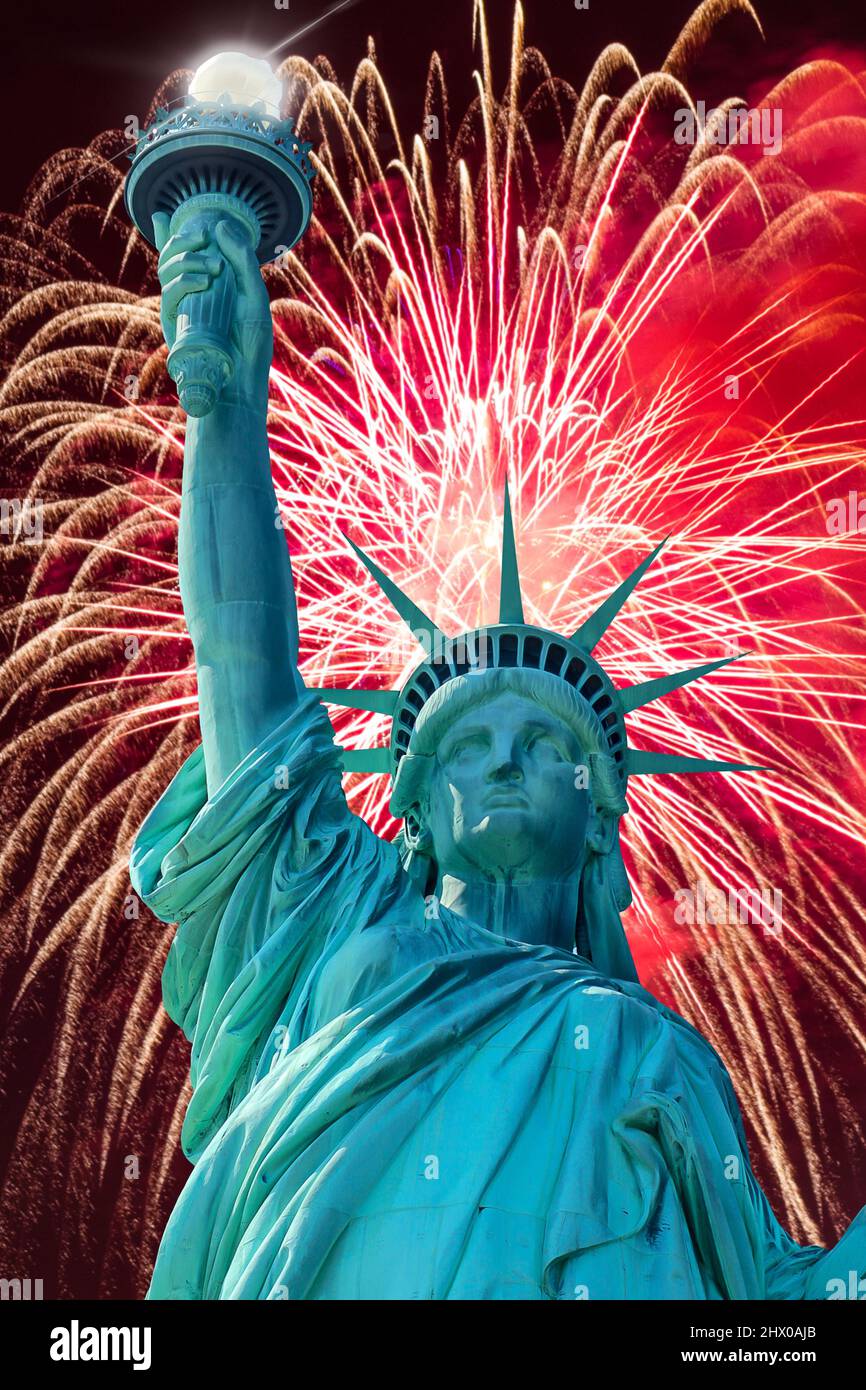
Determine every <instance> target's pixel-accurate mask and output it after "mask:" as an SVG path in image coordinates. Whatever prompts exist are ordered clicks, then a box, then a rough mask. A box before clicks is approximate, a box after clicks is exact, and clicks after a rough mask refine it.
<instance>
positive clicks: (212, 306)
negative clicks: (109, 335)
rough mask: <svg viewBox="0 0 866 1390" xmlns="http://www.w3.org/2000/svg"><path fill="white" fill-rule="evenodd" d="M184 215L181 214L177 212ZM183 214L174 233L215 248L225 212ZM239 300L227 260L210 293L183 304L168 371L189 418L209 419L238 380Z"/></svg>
mask: <svg viewBox="0 0 866 1390" xmlns="http://www.w3.org/2000/svg"><path fill="white" fill-rule="evenodd" d="M183 211H184V209H183V208H180V209H178V213H181V214H182V213H183ZM178 213H175V216H174V217H173V218H172V223H171V230H172V232H176V231H178V230H179V229H180V227H181V226H182V227H183V230H184V232H195V231H201V232H204V233H205V235H206V236H207V239H208V241H209V242H211V243H213V242H214V229H215V227H216V224H217V223H218V222H220V221H224V220H226V212H225V211H224V210H222V209H219V208H216V209H213V210H212V211H211V210H208V211H207V212H197V213H196V214H195V215H194V216H192V217H183V216H178ZM175 223H177V225H175ZM236 299H237V286H236V284H235V275H234V271H233V270H232V268H231V266H230V265H229V264H228V263H227V262H226V261H224V262H223V266H222V269H221V271H220V273H219V275H217V276H216V278H215V279H214V281H213V283H212V284H211V285H210V286H209V288H208V289H206V290H200V291H199V292H197V293H195V294H188V295H185V296H184V298H183V299H182V300H181V301H180V304H179V305H178V313H177V331H176V334H175V340H174V344H173V346H172V349H171V352H170V353H169V355H168V372H169V376H170V377H171V378H172V380H173V381H174V382H175V383H176V384H177V394H178V397H179V399H180V403H181V405H182V406H183V408H184V410H185V411H186V413H187V415H194V416H202V415H209V414H210V412H211V411H212V410H213V408H214V406H215V405H216V403H217V401H218V400H219V398H220V395H221V394H222V392H223V390H224V389H225V387H226V385H227V384H228V382H229V381H231V379H232V376H233V375H234V361H233V358H232V351H231V331H232V320H233V316H234V310H235V300H236Z"/></svg>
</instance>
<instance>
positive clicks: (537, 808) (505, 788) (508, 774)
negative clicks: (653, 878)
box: [425, 692, 590, 881]
mask: <svg viewBox="0 0 866 1390" xmlns="http://www.w3.org/2000/svg"><path fill="white" fill-rule="evenodd" d="M580 762H581V750H580V747H579V745H578V741H577V738H576V735H575V734H574V733H573V732H572V730H571V729H569V728H568V726H567V725H565V724H563V723H562V722H561V721H560V720H559V719H557V718H556V716H555V715H553V714H550V713H548V711H547V710H545V709H544V708H543V706H541V705H539V704H536V703H535V702H534V701H532V700H527V699H525V698H524V697H523V696H521V695H516V694H510V693H508V692H503V693H502V694H499V695H496V696H494V697H493V698H492V699H490V700H488V701H486V702H485V703H483V704H479V705H477V706H476V707H475V708H474V709H469V710H467V711H466V712H465V713H464V714H462V715H460V717H459V718H458V719H457V720H456V721H455V722H454V724H453V725H452V726H451V728H450V729H449V731H448V733H447V735H446V737H445V738H444V739H443V740H442V743H441V744H440V747H439V750H438V753H437V756H436V760H435V769H434V771H433V774H432V777H431V783H430V787H429V801H428V806H427V812H426V816H425V820H426V823H427V827H428V829H429V831H430V834H431V836H432V839H433V853H434V856H435V858H436V862H437V864H438V866H439V872H440V874H443V875H445V874H450V875H453V876H455V877H458V878H460V877H466V876H469V877H472V876H473V875H474V876H478V875H479V874H480V875H483V876H487V875H495V876H499V875H506V876H509V877H513V878H514V879H515V881H521V880H522V881H525V880H527V879H537V878H546V879H563V878H571V877H572V875H573V874H574V873H575V872H577V871H579V869H580V867H581V865H582V863H583V860H584V855H585V844H586V834H587V825H588V821H589V817H590V806H589V795H588V793H587V791H586V790H585V788H584V786H583V782H584V781H585V779H581V778H578V777H577V776H576V767H577V765H579V764H580ZM576 782H577V783H578V784H579V785H578V786H576V785H575V783H576Z"/></svg>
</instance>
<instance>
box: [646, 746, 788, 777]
mask: <svg viewBox="0 0 866 1390" xmlns="http://www.w3.org/2000/svg"><path fill="white" fill-rule="evenodd" d="M769 771H770V769H769V768H767V767H758V766H757V765H756V764H755V763H726V762H717V761H716V760H715V759H714V758H687V757H681V756H680V754H679V753H647V752H644V751H643V749H638V748H629V749H628V775H629V777H634V776H638V777H639V776H642V775H645V774H647V773H654V772H683V773H689V772H769Z"/></svg>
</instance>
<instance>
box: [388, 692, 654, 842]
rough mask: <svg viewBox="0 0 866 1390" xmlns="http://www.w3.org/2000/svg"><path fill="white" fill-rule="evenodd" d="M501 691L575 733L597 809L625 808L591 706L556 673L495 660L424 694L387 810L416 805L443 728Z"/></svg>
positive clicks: (398, 812)
mask: <svg viewBox="0 0 866 1390" xmlns="http://www.w3.org/2000/svg"><path fill="white" fill-rule="evenodd" d="M505 692H508V693H511V694H514V695H521V696H523V698H524V699H527V700H533V701H535V703H536V704H539V705H541V706H543V708H544V709H546V710H547V711H548V713H549V714H552V715H554V716H555V717H556V718H557V719H559V720H561V721H562V723H563V724H565V725H566V726H567V727H568V728H569V729H571V730H572V732H573V733H574V734H575V736H576V738H577V740H578V743H579V745H580V750H581V756H582V757H583V758H584V759H585V760H586V764H587V767H588V769H589V791H590V795H591V796H592V799H593V802H594V804H595V805H596V806H597V807H598V809H599V810H603V811H606V812H608V814H610V815H614V816H621V815H623V814H624V813H625V812H626V810H627V809H628V808H627V805H626V801H625V797H624V795H623V791H622V784H621V781H620V777H619V774H618V772H617V769H616V766H615V764H614V761H613V759H612V757H611V755H610V752H609V751H608V744H607V738H606V736H605V731H604V729H603V728H602V726H601V720H600V719H599V717H598V715H597V714H596V712H595V710H594V709H593V708H592V706H591V705H590V704H589V703H588V702H587V701H586V700H584V699H583V697H582V696H581V695H579V694H578V693H577V691H576V690H575V689H574V687H573V686H571V685H568V684H567V683H566V682H565V681H564V680H562V679H561V678H560V677H559V676H554V675H552V674H551V673H550V672H549V671H536V670H531V669H527V668H526V667H513V666H506V667H502V666H497V667H493V668H487V669H483V670H479V671H472V672H469V673H467V674H466V675H463V676H456V677H455V678H454V679H453V680H450V681H448V682H447V683H446V684H445V685H442V686H440V687H439V689H438V690H436V691H434V693H433V694H432V695H431V696H430V698H429V700H428V701H427V703H426V704H425V705H424V708H423V709H422V710H421V712H420V713H419V715H418V718H417V720H416V723H415V727H414V729H413V730H412V738H411V740H410V743H409V748H408V751H407V752H406V753H405V754H404V756H403V757H402V758H401V759H400V763H399V765H398V768H397V774H396V776H395V779H394V787H393V790H392V793H391V807H390V809H391V814H392V815H394V816H405V815H406V814H407V812H409V811H410V810H412V808H414V807H421V806H422V805H423V803H424V798H425V795H426V791H427V786H428V781H429V777H430V773H431V772H432V768H433V758H434V757H435V754H436V751H437V749H438V748H439V746H440V744H441V743H442V741H443V739H444V738H445V736H446V734H447V732H448V729H449V728H450V727H451V726H452V725H453V724H454V721H455V720H456V719H459V718H460V716H461V715H462V714H465V713H466V711H467V710H470V709H475V708H477V707H478V706H479V705H483V704H487V703H488V702H489V701H490V700H492V699H494V698H495V697H496V696H497V695H500V694H503V693H505Z"/></svg>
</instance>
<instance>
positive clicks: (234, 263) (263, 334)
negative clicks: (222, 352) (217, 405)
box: [153, 212, 274, 408]
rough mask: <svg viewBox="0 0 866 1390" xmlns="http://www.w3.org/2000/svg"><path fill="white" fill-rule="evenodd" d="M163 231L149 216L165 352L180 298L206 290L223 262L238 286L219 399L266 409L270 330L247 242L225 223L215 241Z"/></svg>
mask: <svg viewBox="0 0 866 1390" xmlns="http://www.w3.org/2000/svg"><path fill="white" fill-rule="evenodd" d="M168 227H169V219H168V216H167V215H166V214H165V213H162V212H157V213H154V216H153V228H154V236H155V240H156V246H157V250H158V251H159V269H158V274H159V283H160V284H161V285H162V301H161V306H160V315H161V321H162V331H163V334H164V335H165V340H166V342H167V343H168V346H169V348H171V347H172V346H173V344H174V339H175V335H176V333H177V315H178V306H179V305H180V302H181V300H182V299H183V298H184V296H185V295H188V294H198V293H199V292H200V291H201V290H206V289H208V288H209V286H210V285H211V284H212V283H213V281H214V279H215V278H216V277H217V276H218V275H222V274H224V273H225V270H226V262H228V264H229V266H231V269H232V271H233V272H234V276H235V280H236V282H237V299H236V301H235V311H234V319H233V323H232V333H231V350H232V360H233V363H234V377H233V379H232V381H231V382H230V383H229V384H228V385H227V387H226V389H225V390H224V391H223V399H226V400H234V401H239V402H240V403H241V404H244V405H250V406H253V407H257V408H266V406H267V399H268V372H269V370H270V365H271V359H272V357H273V352H274V326H273V322H272V320H271V308H270V304H269V302H268V292H267V290H266V289H265V285H264V281H263V280H262V276H261V271H260V270H259V264H258V261H257V260H256V255H255V252H254V250H253V247H252V242H251V241H250V240H249V238H248V237H246V236H245V235H244V234H243V232H240V231H237V230H236V229H235V227H234V225H233V224H232V223H231V222H229V221H225V222H219V223H217V226H216V230H215V233H214V239H211V238H210V237H209V236H208V235H207V233H206V232H204V231H189V232H179V233H177V234H176V235H175V236H169V230H168Z"/></svg>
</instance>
